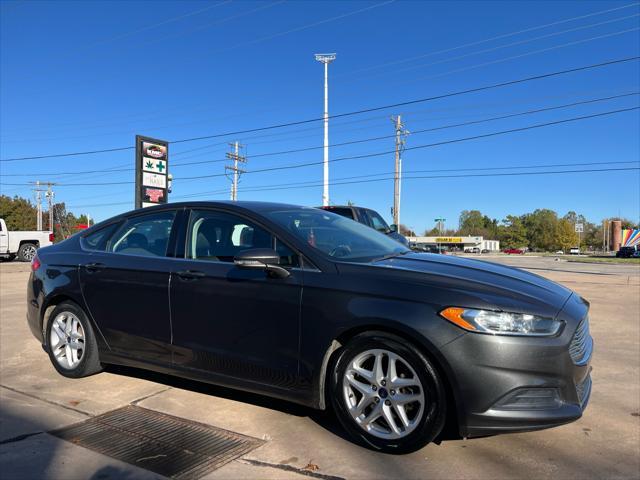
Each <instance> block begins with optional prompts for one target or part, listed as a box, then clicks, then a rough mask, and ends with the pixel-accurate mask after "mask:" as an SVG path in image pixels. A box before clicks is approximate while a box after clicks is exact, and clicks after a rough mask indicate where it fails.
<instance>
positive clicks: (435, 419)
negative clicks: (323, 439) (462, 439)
mask: <svg viewBox="0 0 640 480" xmlns="http://www.w3.org/2000/svg"><path fill="white" fill-rule="evenodd" d="M373 349H384V350H387V351H390V352H392V353H395V354H397V355H399V356H400V357H402V359H403V360H405V361H406V362H408V363H409V364H410V366H411V368H413V370H414V371H415V372H416V374H417V376H418V378H419V380H420V382H421V384H422V388H423V390H424V392H423V394H424V398H425V405H424V410H423V412H422V418H421V419H420V420H419V421H418V424H417V425H416V426H415V428H414V430H413V431H411V432H410V433H408V434H407V435H406V436H405V437H402V438H399V439H382V438H379V437H377V436H374V435H372V434H370V433H369V432H367V431H365V429H364V428H362V427H361V426H360V425H358V424H357V423H356V421H355V420H354V419H353V418H352V416H351V414H350V413H349V410H348V406H347V405H346V400H345V394H344V391H343V378H344V375H345V372H346V370H347V368H348V366H349V365H350V363H351V362H352V361H353V359H354V358H356V357H357V356H358V355H359V354H360V353H363V352H366V351H367V350H373ZM336 354H337V356H336V358H335V361H334V362H332V365H330V367H329V368H330V375H329V379H328V380H329V385H328V387H329V388H328V394H329V395H330V397H331V398H330V402H331V405H332V407H333V409H334V411H335V412H336V416H337V417H338V420H339V421H340V423H341V424H342V426H343V427H344V428H345V430H346V431H347V432H348V433H349V435H350V436H351V437H352V438H353V439H354V440H355V441H356V442H358V443H360V444H362V445H364V446H366V447H368V448H371V449H374V450H378V451H382V452H386V453H397V454H399V453H409V452H413V451H416V450H418V449H420V448H422V447H423V446H425V445H426V444H428V443H429V442H431V441H432V440H433V439H434V438H435V437H436V436H437V435H438V434H439V433H440V432H441V431H442V428H443V427H444V423H445V419H446V413H447V412H446V409H447V403H446V400H447V399H446V393H445V387H444V384H443V382H442V380H441V378H440V375H439V374H438V371H437V369H436V368H435V367H434V365H433V363H432V362H431V361H430V360H429V359H428V358H427V357H426V356H425V355H424V354H422V352H421V351H420V350H419V349H417V348H416V347H414V346H413V345H412V344H411V343H409V342H407V341H406V340H404V339H403V338H401V337H397V336H395V335H391V334H387V333H383V332H367V333H363V334H360V335H357V336H356V337H354V338H353V339H351V341H349V342H348V343H347V344H346V345H345V346H344V347H342V348H341V349H340V350H338V351H337V352H336Z"/></svg>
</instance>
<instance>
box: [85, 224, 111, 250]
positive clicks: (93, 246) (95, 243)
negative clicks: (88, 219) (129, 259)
mask: <svg viewBox="0 0 640 480" xmlns="http://www.w3.org/2000/svg"><path fill="white" fill-rule="evenodd" d="M118 225H120V224H119V223H112V224H111V225H107V226H106V227H104V228H101V229H100V230H98V231H96V232H92V233H90V234H89V235H87V236H86V237H83V238H82V239H81V240H80V242H81V243H82V247H83V248H85V249H87V250H98V251H101V252H104V251H105V249H106V248H107V242H108V241H109V238H110V237H111V234H112V233H113V232H115V230H116V228H118Z"/></svg>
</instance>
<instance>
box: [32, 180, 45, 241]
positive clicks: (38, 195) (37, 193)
mask: <svg viewBox="0 0 640 480" xmlns="http://www.w3.org/2000/svg"><path fill="white" fill-rule="evenodd" d="M35 185H36V186H35V188H34V189H33V193H34V196H35V199H36V230H38V231H40V230H42V192H43V191H44V190H41V189H40V180H37V181H36V183H35Z"/></svg>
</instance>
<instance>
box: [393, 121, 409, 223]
mask: <svg viewBox="0 0 640 480" xmlns="http://www.w3.org/2000/svg"><path fill="white" fill-rule="evenodd" d="M391 121H392V122H393V123H394V126H395V130H396V163H395V174H394V176H393V223H394V224H395V225H396V226H397V227H398V232H400V190H401V188H402V151H403V150H404V144H405V142H406V137H407V135H408V134H409V131H408V130H406V129H405V128H404V125H403V124H402V120H401V119H400V115H398V116H397V117H395V118H394V117H391ZM400 233H401V232H400Z"/></svg>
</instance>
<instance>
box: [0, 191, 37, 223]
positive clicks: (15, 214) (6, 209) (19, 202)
mask: <svg viewBox="0 0 640 480" xmlns="http://www.w3.org/2000/svg"><path fill="white" fill-rule="evenodd" d="M36 217H37V211H36V207H35V206H34V205H33V204H32V203H31V202H30V201H29V200H27V199H26V198H21V197H18V196H15V197H13V198H11V197H8V196H7V195H0V218H3V219H4V221H5V222H6V223H7V228H8V229H9V230H35V229H36V226H37V218H36Z"/></svg>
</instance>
